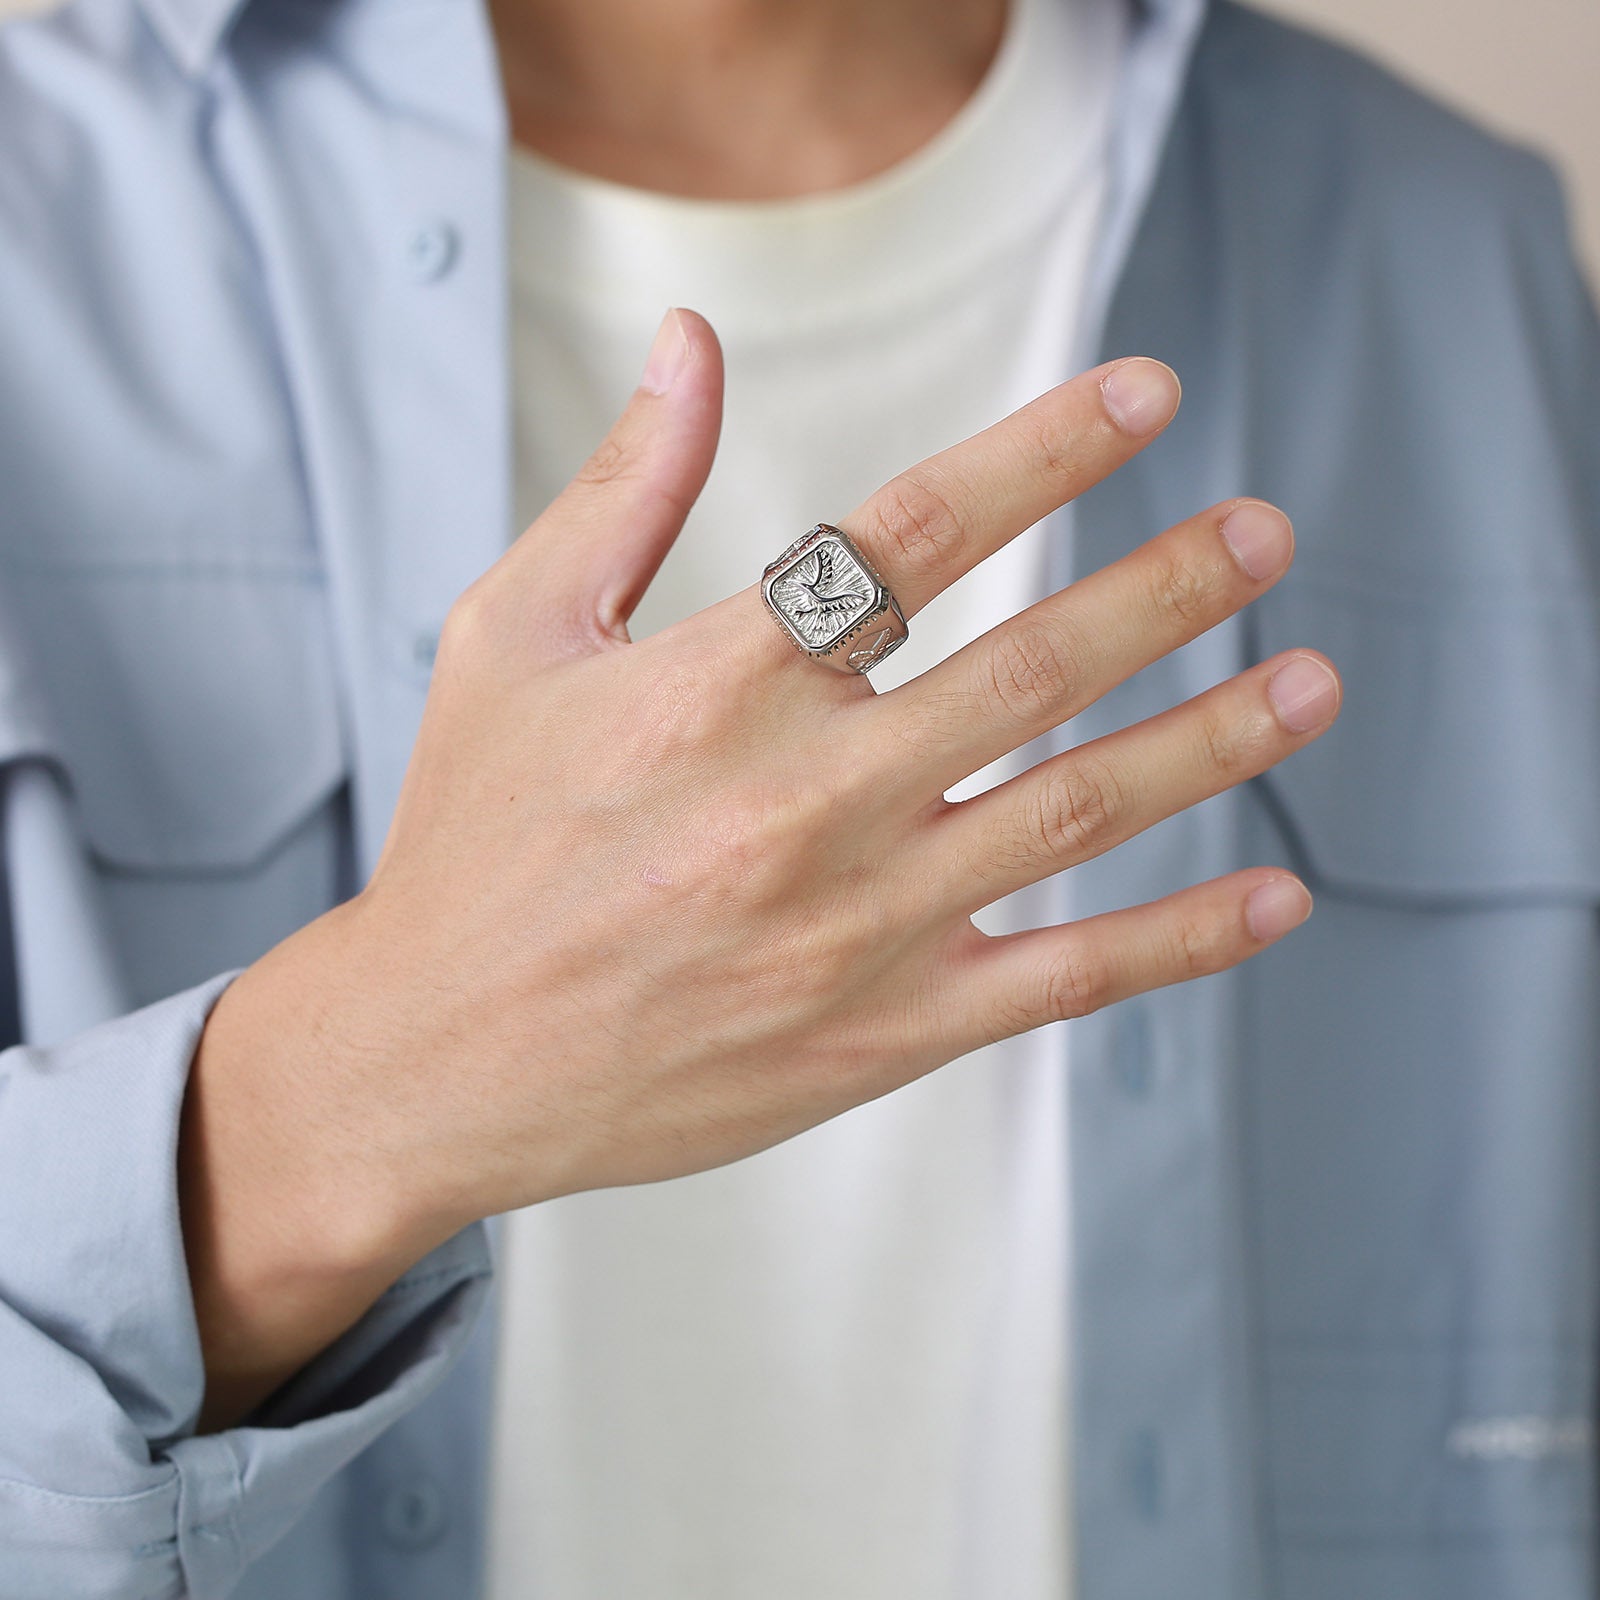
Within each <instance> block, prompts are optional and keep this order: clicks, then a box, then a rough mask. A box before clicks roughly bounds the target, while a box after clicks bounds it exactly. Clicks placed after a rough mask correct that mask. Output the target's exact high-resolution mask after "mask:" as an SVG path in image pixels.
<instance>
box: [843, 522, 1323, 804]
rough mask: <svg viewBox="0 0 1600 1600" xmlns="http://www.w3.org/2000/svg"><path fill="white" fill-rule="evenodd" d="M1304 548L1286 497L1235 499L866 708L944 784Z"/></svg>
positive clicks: (1014, 743) (1076, 703) (1163, 650)
mask: <svg viewBox="0 0 1600 1600" xmlns="http://www.w3.org/2000/svg"><path fill="white" fill-rule="evenodd" d="M1293 554H1294V533H1293V530H1292V529H1291V527H1290V525H1289V519H1288V518H1287V517H1286V516H1284V514H1283V513H1282V512H1281V511H1279V510H1278V509H1277V507H1276V506H1271V505H1268V504H1267V502H1266V501H1264V500H1250V499H1240V500H1228V501H1224V502H1223V503H1222V504H1220V505H1217V506H1213V507H1211V508H1210V509H1209V510H1207V511H1202V512H1200V513H1199V514H1198V515H1196V516H1193V517H1190V518H1188V519H1187V520H1185V521H1183V522H1180V523H1177V524H1176V525H1174V526H1173V527H1171V528H1168V529H1167V531H1166V532H1165V533H1162V534H1158V535H1157V536H1156V537H1155V538H1154V539H1151V540H1149V541H1148V542H1146V543H1145V544H1143V545H1141V546H1140V547H1139V548H1138V549H1137V550H1133V551H1131V552H1129V554H1127V555H1125V556H1123V557H1122V558H1121V559H1120V560H1117V561H1113V562H1111V563H1110V564H1109V565H1108V566H1104V567H1101V568H1100V569H1099V570H1098V571H1096V572H1091V573H1088V574H1086V575H1085V576H1084V577H1081V578H1079V579H1078V580H1077V581H1076V582H1074V583H1071V584H1068V585H1067V587H1066V588H1065V589H1061V590H1058V591H1057V592H1056V593H1055V594H1052V595H1048V596H1046V597H1045V598H1044V599H1043V600H1040V601H1038V602H1037V603H1036V604H1034V605H1031V606H1029V607H1028V608H1027V609H1026V610H1024V611H1020V612H1018V613H1017V615H1016V616H1014V617H1009V618H1007V619H1006V621H1004V622H1001V623H998V624H997V625H996V626H995V627H993V628H991V629H990V630H989V631H988V632H987V633H985V634H982V635H980V636H979V637H978V638H976V639H974V640H973V641H972V643H971V644H969V645H966V646H964V647H963V648H962V649H960V650H958V651H956V652H955V654H954V655H951V656H948V657H946V658H945V659H944V660H943V661H941V662H939V663H938V664H937V665H936V666H933V667H930V668H929V669H928V670H927V671H926V672H924V673H922V674H921V675H920V676H919V677H916V678H912V679H911V680H910V681H909V682H907V683H903V684H901V685H900V686H899V687H898V688H895V689H890V690H889V691H888V692H887V693H884V694H880V695H878V696H876V697H875V698H874V699H873V700H872V701H871V702H870V703H868V704H866V705H865V706H864V709H865V710H866V711H867V713H868V714H869V715H872V716H879V717H885V718H887V719H889V723H890V731H892V732H893V733H894V734H896V735H898V738H897V739H895V740H892V741H890V742H891V743H892V744H893V745H894V748H895V752H896V757H897V761H898V768H899V772H900V774H901V776H902V778H903V780H904V781H905V782H906V783H907V784H909V785H912V786H914V787H916V788H918V789H921V790H923V791H924V792H927V791H930V790H931V791H936V792H938V793H941V794H942V793H943V792H944V791H945V790H946V789H948V788H950V787H951V785H953V784H955V783H958V782H960V780H961V779H963V778H965V777H967V776H969V775H970V774H971V773H974V772H977V771H978V770H979V769H980V768H982V767H986V766H987V765H988V764H989V763H990V762H991V761H994V760H996V759H997V758H998V757H1000V756H1003V755H1006V754H1009V753H1010V752H1011V751H1013V750H1016V749H1018V748H1019V747H1020V746H1022V745H1024V744H1026V743H1027V742H1028V741H1029V740H1030V739H1033V738H1035V737H1037V736H1038V735H1039V734H1041V733H1044V732H1046V731H1047V730H1048V729H1050V728H1053V727H1056V726H1057V725H1059V724H1060V723H1063V722H1066V721H1068V720H1069V719H1070V718H1072V717H1074V716H1076V715H1077V714H1078V712H1080V711H1081V710H1083V708H1084V707H1085V706H1089V705H1093V704H1094V702H1095V701H1096V700H1098V699H1099V698H1100V697H1101V696H1102V695H1103V694H1105V693H1106V692H1107V691H1108V690H1110V689H1112V688H1114V687H1115V686H1116V685H1117V684H1119V683H1121V682H1122V681H1123V679H1124V678H1128V677H1131V676H1132V675H1133V674H1134V673H1135V672H1137V671H1138V670H1139V669H1140V668H1141V667H1145V666H1148V665H1149V664H1150V663H1151V662H1152V661H1154V660H1156V659H1158V658H1159V657H1161V656H1164V655H1166V654H1168V652H1170V651H1172V650H1175V649H1177V647H1178V646H1179V645H1182V644H1186V643H1188V641H1189V640H1191V639H1194V638H1197V637H1198V636H1199V635H1200V634H1202V633H1204V632H1205V631H1206V630H1207V629H1208V628H1212V627H1215V626H1216V624H1217V623H1219V622H1221V621H1222V620H1223V618H1224V617H1228V616H1231V615H1232V614H1233V613H1234V612H1235V611H1237V610H1239V609H1240V608H1241V607H1242V606H1244V605H1246V604H1248V602H1250V601H1251V600H1253V599H1255V598H1256V596H1257V595H1259V594H1262V593H1264V592H1265V591H1266V590H1267V589H1269V588H1270V587H1271V586H1272V584H1273V583H1275V582H1276V581H1277V580H1278V578H1280V577H1281V576H1282V575H1283V573H1284V572H1285V571H1286V570H1287V569H1288V566H1289V561H1290V558H1291V557H1292V556H1293ZM907 746H909V747H910V749H911V750H912V751H914V752H915V754H914V755H912V756H911V758H910V759H909V760H907V759H906V757H905V749H906V747H907Z"/></svg>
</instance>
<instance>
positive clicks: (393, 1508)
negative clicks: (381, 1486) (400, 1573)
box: [382, 1478, 450, 1550]
mask: <svg viewBox="0 0 1600 1600" xmlns="http://www.w3.org/2000/svg"><path fill="white" fill-rule="evenodd" d="M449 1520H450V1514H449V1512H448V1511H447V1510H446V1508H445V1503H444V1496H443V1495H442V1494H441V1493H440V1492H439V1486H438V1485H437V1484H436V1483H435V1482H434V1481H433V1479H432V1478H413V1479H412V1480H411V1481H410V1482H409V1483H405V1484H402V1485H401V1486H400V1487H399V1488H398V1489H391V1490H390V1491H389V1492H388V1494H386V1495H385V1496H384V1497H383V1514H382V1523H383V1536H384V1537H385V1538H386V1539H387V1540H388V1541H389V1542H390V1544H395V1545H399V1546H400V1548H401V1549H403V1550H421V1549H424V1548H425V1547H426V1546H428V1545H430V1544H432V1543H434V1541H435V1540H437V1539H438V1537H439V1535H440V1534H442V1533H443V1532H444V1529H445V1524H446V1523H447V1522H448V1521H449Z"/></svg>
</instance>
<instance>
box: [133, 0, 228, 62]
mask: <svg viewBox="0 0 1600 1600" xmlns="http://www.w3.org/2000/svg"><path fill="white" fill-rule="evenodd" d="M246 3H247V0H142V4H143V6H144V10H145V14H146V15H147V16H148V17H149V19H150V24H151V26H152V27H153V28H154V29H155V30H156V32H157V33H158V34H159V35H160V36H161V41H162V43H163V44H165V45H166V47H167V49H168V50H170V51H171V52H172V54H173V56H174V57H175V58H176V60H177V61H178V63H179V65H180V66H182V67H183V69H184V71H185V72H188V73H192V74H195V73H200V72H203V71H204V70H205V69H206V67H208V66H209V65H210V63H211V59H212V57H213V56H215V55H216V53H217V48H218V46H219V45H220V44H221V43H222V40H223V38H224V37H225V36H226V34H227V32H228V29H229V28H230V27H231V26H232V25H233V21H234V18H235V17H236V16H237V15H238V13H239V12H240V11H242V10H243V9H244V7H245V4H246Z"/></svg>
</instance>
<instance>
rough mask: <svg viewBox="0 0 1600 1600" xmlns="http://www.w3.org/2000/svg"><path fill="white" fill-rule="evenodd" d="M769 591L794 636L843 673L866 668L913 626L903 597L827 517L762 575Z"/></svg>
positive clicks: (815, 656)
mask: <svg viewBox="0 0 1600 1600" xmlns="http://www.w3.org/2000/svg"><path fill="white" fill-rule="evenodd" d="M761 593H762V596H763V597H764V598H765V600H766V602H767V605H768V607H769V609H770V610H771V611H772V614H773V615H774V616H775V617H776V618H777V619H778V621H779V623H780V624H781V625H782V627H783V631H784V632H785V633H786V634H788V636H789V638H790V639H791V640H792V641H793V643H794V644H795V645H796V646H797V647H798V648H799V649H800V650H802V651H804V652H805V654H806V655H808V656H810V657H811V658H812V659H813V660H815V661H822V662H826V663H827V665H828V666H830V667H836V668H837V669H838V670H839V671H840V672H866V671H868V670H869V669H870V668H872V667H875V666H877V664H878V663H879V662H880V661H882V660H883V658H884V657H885V656H886V655H888V654H889V652H890V651H891V650H893V649H895V647H896V646H898V645H901V644H904V643H905V640H906V637H907V633H908V631H909V630H908V629H907V628H906V619H905V616H904V614H903V613H902V612H901V610H900V605H899V602H898V601H897V600H896V599H895V597H894V596H893V595H892V594H890V593H889V590H888V588H887V587H886V586H885V584H884V582H883V579H882V578H880V577H879V576H878V574H877V573H876V572H875V571H874V570H873V568H872V563H871V562H870V561H868V560H867V558H866V557H865V556H864V555H862V553H861V552H860V550H859V549H857V548H856V543H855V541H854V540H853V539H852V538H851V537H850V535H849V534H847V533H846V532H845V531H844V530H843V529H842V528H835V527H834V526H833V525H832V524H831V523H827V522H819V523H818V524H817V525H816V527H814V528H812V529H810V530H809V531H808V532H806V533H803V534H802V535H801V536H800V537H799V538H798V539H796V540H795V542H794V543H793V544H792V545H790V546H789V548H788V549H787V550H785V551H784V552H783V554H782V555H781V556H779V557H778V559H777V560H776V561H774V562H772V563H771V564H770V565H769V566H768V567H767V568H766V570H765V571H764V572H763V573H762V575H761Z"/></svg>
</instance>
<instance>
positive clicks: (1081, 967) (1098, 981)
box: [1041, 939, 1110, 1022]
mask: <svg viewBox="0 0 1600 1600" xmlns="http://www.w3.org/2000/svg"><path fill="white" fill-rule="evenodd" d="M1109 986H1110V979H1109V974H1108V973H1107V971H1106V963H1105V958H1104V957H1103V956H1102V955H1101V954H1100V953H1099V952H1098V951H1097V950H1096V949H1095V948H1094V946H1093V945H1091V944H1089V943H1087V942H1085V941H1083V940H1076V939H1075V940H1073V941H1072V942H1071V943H1069V944H1067V945H1066V946H1064V947H1063V948H1062V949H1061V950H1059V951H1058V952H1057V953H1056V956H1055V959H1054V960H1052V961H1051V962H1050V963H1049V965H1048V966H1047V967H1046V968H1045V972H1044V984H1043V993H1042V995H1041V1010H1042V1012H1043V1018H1042V1020H1043V1021H1046V1022H1064V1021H1068V1020H1070V1019H1071V1018H1073V1017H1084V1016H1087V1015H1088V1014H1089V1013H1090V1012H1091V1011H1095V1010H1098V1009H1099V1007H1100V1006H1101V1005H1102V1004H1104V1001H1105V996H1106V994H1107V993H1108V991H1109Z"/></svg>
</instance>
